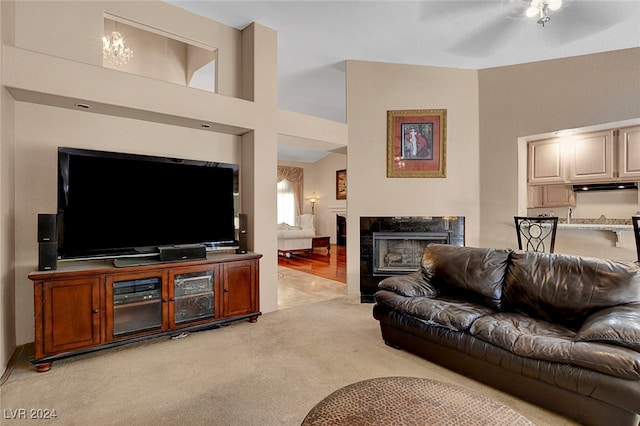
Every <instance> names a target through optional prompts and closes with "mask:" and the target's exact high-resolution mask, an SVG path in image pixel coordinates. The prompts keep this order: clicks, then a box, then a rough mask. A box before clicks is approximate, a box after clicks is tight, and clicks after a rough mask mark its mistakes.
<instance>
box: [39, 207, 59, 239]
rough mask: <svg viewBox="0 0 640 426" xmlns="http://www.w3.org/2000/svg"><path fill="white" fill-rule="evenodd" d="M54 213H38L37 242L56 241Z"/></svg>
mask: <svg viewBox="0 0 640 426" xmlns="http://www.w3.org/2000/svg"><path fill="white" fill-rule="evenodd" d="M56 240H57V232H56V215H55V214H49V213H38V242H39V243H42V242H48V241H56Z"/></svg>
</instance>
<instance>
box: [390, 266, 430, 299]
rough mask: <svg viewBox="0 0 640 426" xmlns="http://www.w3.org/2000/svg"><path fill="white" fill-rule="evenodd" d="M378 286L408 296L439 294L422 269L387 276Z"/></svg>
mask: <svg viewBox="0 0 640 426" xmlns="http://www.w3.org/2000/svg"><path fill="white" fill-rule="evenodd" d="M378 288H379V289H382V290H389V291H392V292H394V293H397V294H400V295H402V296H406V297H414V296H418V297H420V296H422V297H436V296H437V295H438V290H436V288H435V287H434V286H433V285H431V283H430V282H429V281H428V280H427V279H426V278H425V277H424V275H423V274H422V271H421V270H420V271H415V272H412V273H410V274H407V275H398V276H396V277H389V278H385V279H384V280H382V281H380V283H379V284H378Z"/></svg>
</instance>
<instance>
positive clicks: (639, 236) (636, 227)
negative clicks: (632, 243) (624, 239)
mask: <svg viewBox="0 0 640 426" xmlns="http://www.w3.org/2000/svg"><path fill="white" fill-rule="evenodd" d="M631 222H633V235H634V236H635V237H636V252H637V258H638V262H640V223H639V222H640V216H631Z"/></svg>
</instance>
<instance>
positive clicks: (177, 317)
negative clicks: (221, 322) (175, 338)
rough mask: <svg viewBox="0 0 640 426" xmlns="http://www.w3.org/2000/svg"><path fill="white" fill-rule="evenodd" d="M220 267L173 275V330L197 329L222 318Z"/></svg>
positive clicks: (170, 298)
mask: <svg viewBox="0 0 640 426" xmlns="http://www.w3.org/2000/svg"><path fill="white" fill-rule="evenodd" d="M218 270H219V267H218V266H217V265H207V266H205V267H193V268H181V269H173V270H171V271H169V326H170V328H176V327H180V326H186V325H193V324H194V323H198V322H208V321H211V320H213V319H215V318H216V317H218V316H219V315H218V311H219V309H218V306H217V299H218V298H217V291H216V281H217V280H218V275H219V274H218Z"/></svg>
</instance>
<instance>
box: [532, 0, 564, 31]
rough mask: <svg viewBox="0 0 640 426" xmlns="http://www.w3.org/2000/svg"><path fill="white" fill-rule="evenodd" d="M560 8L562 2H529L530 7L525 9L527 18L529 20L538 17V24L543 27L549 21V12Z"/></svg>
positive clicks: (557, 0) (553, 0)
mask: <svg viewBox="0 0 640 426" xmlns="http://www.w3.org/2000/svg"><path fill="white" fill-rule="evenodd" d="M560 6H562V0H531V5H530V6H529V8H528V9H527V16H528V17H529V18H533V17H534V16H538V21H537V22H538V24H541V25H542V26H543V27H544V24H546V23H547V22H549V20H550V19H551V16H549V11H550V10H558V9H560Z"/></svg>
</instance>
